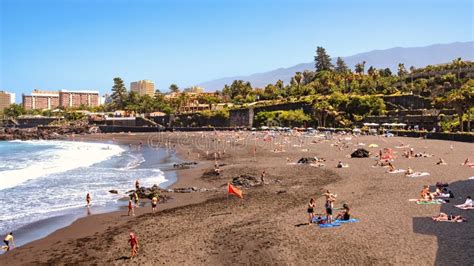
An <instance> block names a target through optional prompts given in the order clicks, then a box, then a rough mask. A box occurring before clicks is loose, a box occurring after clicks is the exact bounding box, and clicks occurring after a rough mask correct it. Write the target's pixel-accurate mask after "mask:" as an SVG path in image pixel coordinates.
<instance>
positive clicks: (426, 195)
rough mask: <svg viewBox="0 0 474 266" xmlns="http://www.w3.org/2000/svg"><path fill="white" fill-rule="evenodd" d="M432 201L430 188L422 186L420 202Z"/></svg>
mask: <svg viewBox="0 0 474 266" xmlns="http://www.w3.org/2000/svg"><path fill="white" fill-rule="evenodd" d="M431 200H433V195H431V193H430V187H429V186H427V185H424V186H423V190H421V192H420V201H431Z"/></svg>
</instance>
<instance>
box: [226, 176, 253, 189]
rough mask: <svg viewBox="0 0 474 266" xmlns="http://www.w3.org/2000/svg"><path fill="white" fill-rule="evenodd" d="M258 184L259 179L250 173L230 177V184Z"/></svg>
mask: <svg viewBox="0 0 474 266" xmlns="http://www.w3.org/2000/svg"><path fill="white" fill-rule="evenodd" d="M259 184H260V179H258V178H256V177H254V176H250V175H241V176H239V177H234V178H233V179H232V185H235V186H241V187H253V186H256V185H259Z"/></svg>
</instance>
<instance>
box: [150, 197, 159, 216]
mask: <svg viewBox="0 0 474 266" xmlns="http://www.w3.org/2000/svg"><path fill="white" fill-rule="evenodd" d="M157 204H158V197H157V196H156V195H154V196H153V198H152V199H151V211H152V212H153V213H154V212H155V211H156V205H157Z"/></svg>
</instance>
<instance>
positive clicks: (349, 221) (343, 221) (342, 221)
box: [334, 218, 359, 223]
mask: <svg viewBox="0 0 474 266" xmlns="http://www.w3.org/2000/svg"><path fill="white" fill-rule="evenodd" d="M358 221H359V219H355V218H351V219H349V220H336V221H334V223H356V222H358Z"/></svg>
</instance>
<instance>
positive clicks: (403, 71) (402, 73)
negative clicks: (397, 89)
mask: <svg viewBox="0 0 474 266" xmlns="http://www.w3.org/2000/svg"><path fill="white" fill-rule="evenodd" d="M407 73H408V72H407V70H406V68H405V64H403V63H399V64H398V73H397V75H398V76H399V77H400V78H403V77H405V76H406V75H407Z"/></svg>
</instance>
